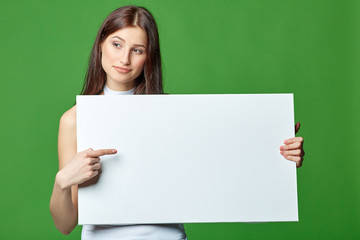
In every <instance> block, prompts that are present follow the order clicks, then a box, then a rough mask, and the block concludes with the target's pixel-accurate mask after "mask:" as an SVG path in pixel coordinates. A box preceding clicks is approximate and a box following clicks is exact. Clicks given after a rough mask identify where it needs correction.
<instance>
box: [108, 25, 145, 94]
mask: <svg viewBox="0 0 360 240" xmlns="http://www.w3.org/2000/svg"><path fill="white" fill-rule="evenodd" d="M146 51H147V35H146V33H145V32H144V30H142V29H141V28H140V27H126V28H122V29H120V30H118V31H116V32H114V33H112V34H110V35H109V36H108V37H107V38H106V39H105V40H104V41H103V42H102V43H101V52H102V54H101V64H102V67H103V69H104V71H105V73H106V82H107V85H108V87H109V88H111V89H112V90H117V91H126V90H129V89H131V88H133V87H135V81H134V80H135V79H136V78H137V77H138V76H139V75H140V73H141V72H142V70H143V68H144V64H145V60H146Z"/></svg>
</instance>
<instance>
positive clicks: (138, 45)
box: [112, 36, 146, 48]
mask: <svg viewBox="0 0 360 240" xmlns="http://www.w3.org/2000/svg"><path fill="white" fill-rule="evenodd" d="M112 38H117V39H119V40H120V41H123V42H126V41H125V39H123V38H121V37H119V36H114V37H112ZM134 46H136V47H143V48H146V47H145V46H144V45H142V44H134Z"/></svg>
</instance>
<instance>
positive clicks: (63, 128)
mask: <svg viewBox="0 0 360 240" xmlns="http://www.w3.org/2000/svg"><path fill="white" fill-rule="evenodd" d="M75 155H76V106H75V107H73V108H71V109H70V110H68V111H67V112H65V113H64V114H63V115H62V117H61V119H60V124H59V135H58V157H59V172H58V173H57V174H56V177H55V184H54V188H53V193H52V196H51V200H50V212H51V215H52V217H53V220H54V223H55V226H56V227H57V229H59V231H60V232H61V233H63V234H66V235H67V234H69V233H70V232H71V231H72V230H73V229H74V228H75V227H76V225H77V186H76V185H74V186H72V187H68V186H65V185H64V183H63V180H62V178H63V177H62V174H61V170H62V169H63V168H64V166H65V165H66V164H67V163H68V162H69V161H70V160H71V159H72V158H73V157H74V156H75Z"/></svg>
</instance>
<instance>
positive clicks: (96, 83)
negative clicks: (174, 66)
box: [81, 6, 163, 95]
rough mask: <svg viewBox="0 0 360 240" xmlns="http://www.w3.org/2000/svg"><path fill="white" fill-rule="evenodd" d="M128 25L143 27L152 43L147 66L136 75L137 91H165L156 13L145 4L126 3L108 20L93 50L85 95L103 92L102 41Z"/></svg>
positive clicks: (150, 43) (100, 30)
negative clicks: (131, 4)
mask: <svg viewBox="0 0 360 240" xmlns="http://www.w3.org/2000/svg"><path fill="white" fill-rule="evenodd" d="M124 27H140V28H141V29H143V30H144V31H145V32H146V34H147V40H148V47H147V50H146V51H147V56H146V60H145V64H144V69H143V71H142V72H141V74H140V75H139V76H138V77H137V78H136V79H135V91H134V94H162V93H163V83H162V71H161V56H160V46H159V34H158V30H157V26H156V22H155V19H154V17H153V16H152V14H151V13H150V12H149V11H148V10H147V9H146V8H144V7H138V6H124V7H120V8H118V9H116V10H114V11H113V12H112V13H110V15H109V16H108V17H107V18H106V19H105V20H104V22H103V24H102V25H101V27H100V29H99V32H98V34H97V36H96V39H95V42H94V45H93V47H92V50H91V55H90V59H89V65H88V70H87V73H86V77H85V82H84V85H83V88H82V91H81V94H82V95H97V94H100V93H101V92H102V90H103V88H104V85H105V82H106V73H105V71H104V69H103V68H102V65H101V43H102V42H103V41H104V40H105V39H106V38H107V37H108V36H109V35H110V34H112V33H114V32H116V31H118V30H119V29H121V28H124Z"/></svg>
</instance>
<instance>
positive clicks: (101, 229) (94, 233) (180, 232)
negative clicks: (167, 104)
mask: <svg viewBox="0 0 360 240" xmlns="http://www.w3.org/2000/svg"><path fill="white" fill-rule="evenodd" d="M121 94H134V89H130V90H128V91H114V90H111V89H109V88H108V87H107V86H106V85H105V87H104V95H121ZM81 239H82V240H100V239H101V240H115V239H116V240H186V239H187V238H186V234H185V230H184V226H183V224H135V225H84V226H83V228H82V232H81Z"/></svg>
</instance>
